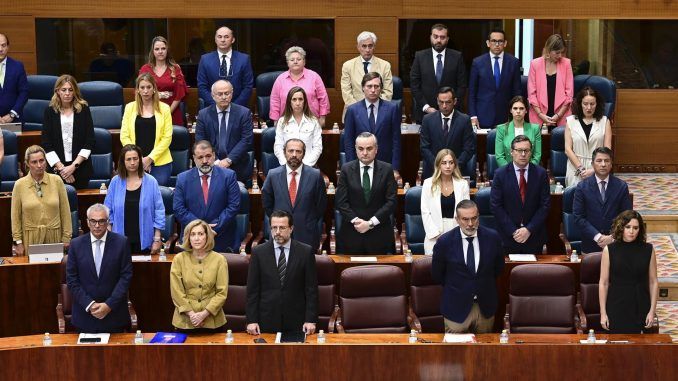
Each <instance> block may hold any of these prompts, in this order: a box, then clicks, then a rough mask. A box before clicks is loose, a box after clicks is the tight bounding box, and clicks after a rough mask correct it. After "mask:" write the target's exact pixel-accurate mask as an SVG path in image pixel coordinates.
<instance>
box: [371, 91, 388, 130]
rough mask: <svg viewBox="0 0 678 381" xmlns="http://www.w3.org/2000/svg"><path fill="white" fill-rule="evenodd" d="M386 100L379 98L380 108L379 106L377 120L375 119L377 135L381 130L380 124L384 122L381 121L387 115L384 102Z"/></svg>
mask: <svg viewBox="0 0 678 381" xmlns="http://www.w3.org/2000/svg"><path fill="white" fill-rule="evenodd" d="M384 102H386V101H385V100H383V99H381V98H379V108H377V120H375V124H376V125H375V126H374V132H373V133H374V134H375V135H376V134H377V132H378V131H379V130H380V126H381V125H382V124H383V123H381V122H382V121H383V120H384V118H385V117H386V111H385V108H386V105H385V104H384Z"/></svg>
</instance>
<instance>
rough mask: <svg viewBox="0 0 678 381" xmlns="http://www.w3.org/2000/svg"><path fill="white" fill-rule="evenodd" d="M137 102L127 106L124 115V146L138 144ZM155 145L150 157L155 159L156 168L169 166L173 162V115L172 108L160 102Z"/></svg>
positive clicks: (156, 117)
mask: <svg viewBox="0 0 678 381" xmlns="http://www.w3.org/2000/svg"><path fill="white" fill-rule="evenodd" d="M137 115H138V114H137V102H136V101H134V102H130V103H128V104H127V105H125V113H124V114H123V115H122V126H121V128H120V143H122V145H123V146H125V145H127V144H136V141H137V137H136V128H135V124H136V120H137ZM154 115H155V144H153V150H152V151H151V152H150V153H149V154H148V157H150V158H151V159H153V163H154V165H156V166H161V165H165V164H169V163H171V162H172V153H171V152H170V149H169V147H170V144H172V133H173V126H172V113H171V112H170V107H169V106H168V105H166V104H165V103H162V102H160V111H159V112H158V111H155V112H154Z"/></svg>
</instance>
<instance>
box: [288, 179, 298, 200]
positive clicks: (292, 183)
mask: <svg viewBox="0 0 678 381" xmlns="http://www.w3.org/2000/svg"><path fill="white" fill-rule="evenodd" d="M289 191H290V202H292V206H294V202H295V201H296V200H297V171H292V180H290V188H289Z"/></svg>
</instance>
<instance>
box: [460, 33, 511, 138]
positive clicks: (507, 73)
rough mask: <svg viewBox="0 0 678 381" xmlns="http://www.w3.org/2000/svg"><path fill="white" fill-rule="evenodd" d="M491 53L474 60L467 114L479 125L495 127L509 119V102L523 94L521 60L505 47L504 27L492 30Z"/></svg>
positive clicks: (489, 46) (490, 36) (488, 41)
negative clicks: (521, 92) (521, 89)
mask: <svg viewBox="0 0 678 381" xmlns="http://www.w3.org/2000/svg"><path fill="white" fill-rule="evenodd" d="M486 44H487V47H488V49H489V54H488V53H485V54H483V55H481V56H478V57H476V58H474V59H473V63H472V64H471V76H470V77H469V83H468V113H469V115H470V116H471V123H472V124H473V125H475V127H479V128H494V127H495V126H497V125H498V124H501V123H505V122H506V121H507V119H508V116H509V113H508V109H509V101H510V100H511V98H513V97H514V96H516V95H520V61H518V59H517V58H516V57H514V56H512V55H511V54H509V53H506V52H505V51H504V49H505V48H506V46H507V45H508V42H507V41H506V33H504V31H503V30H501V29H494V30H492V32H490V34H489V36H488V38H487V41H486Z"/></svg>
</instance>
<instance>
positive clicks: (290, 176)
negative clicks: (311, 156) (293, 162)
mask: <svg viewBox="0 0 678 381" xmlns="http://www.w3.org/2000/svg"><path fill="white" fill-rule="evenodd" d="M303 167H304V166H303V165H300V166H299V168H297V169H295V171H297V176H296V179H297V191H298V190H299V183H300V182H301V169H302V168H303ZM285 170H286V171H287V189H289V188H290V182H292V168H290V166H289V165H287V164H285ZM298 195H299V193H297V196H298Z"/></svg>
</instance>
